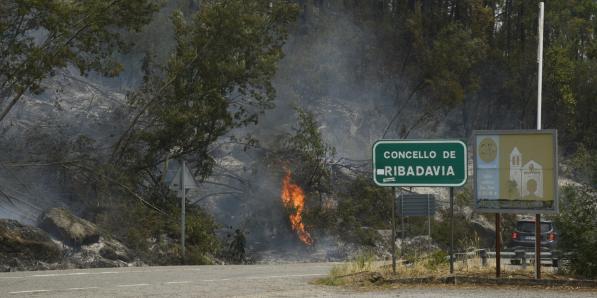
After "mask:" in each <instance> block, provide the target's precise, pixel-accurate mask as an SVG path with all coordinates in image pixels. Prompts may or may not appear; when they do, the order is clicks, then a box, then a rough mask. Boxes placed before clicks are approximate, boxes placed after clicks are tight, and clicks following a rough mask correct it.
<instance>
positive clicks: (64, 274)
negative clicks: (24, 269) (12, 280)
mask: <svg viewBox="0 0 597 298" xmlns="http://www.w3.org/2000/svg"><path fill="white" fill-rule="evenodd" d="M89 274H91V273H90V272H75V273H49V274H35V275H31V277H54V276H71V275H89Z"/></svg>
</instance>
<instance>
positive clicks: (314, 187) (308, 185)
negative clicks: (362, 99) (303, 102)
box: [274, 107, 336, 195]
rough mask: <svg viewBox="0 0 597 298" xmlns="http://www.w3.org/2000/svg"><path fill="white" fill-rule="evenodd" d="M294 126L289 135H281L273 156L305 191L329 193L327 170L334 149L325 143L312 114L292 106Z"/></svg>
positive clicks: (328, 170)
mask: <svg viewBox="0 0 597 298" xmlns="http://www.w3.org/2000/svg"><path fill="white" fill-rule="evenodd" d="M295 111H296V114H297V125H296V126H295V127H293V132H292V134H288V135H284V136H282V137H281V138H280V139H279V140H278V141H279V144H278V145H277V146H276V147H277V148H276V149H275V151H276V152H275V153H274V156H275V158H276V159H278V160H279V161H282V163H284V166H286V167H288V168H289V169H290V170H291V172H292V173H293V180H295V181H297V182H298V183H299V185H301V186H302V187H303V188H304V189H305V191H306V192H308V193H316V194H318V195H321V194H322V193H329V192H330V189H329V182H330V180H329V179H330V169H329V163H330V162H331V161H332V159H333V157H334V155H335V153H336V150H335V149H334V148H333V147H331V146H330V145H328V144H327V143H325V141H324V140H323V136H322V135H321V132H320V131H319V123H318V122H317V120H316V119H315V116H314V115H313V113H311V112H309V111H305V110H303V109H301V108H299V107H295Z"/></svg>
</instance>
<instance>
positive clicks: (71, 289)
mask: <svg viewBox="0 0 597 298" xmlns="http://www.w3.org/2000/svg"><path fill="white" fill-rule="evenodd" d="M91 289H99V287H85V288H68V289H66V290H69V291H80V290H91Z"/></svg>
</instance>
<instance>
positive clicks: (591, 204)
mask: <svg viewBox="0 0 597 298" xmlns="http://www.w3.org/2000/svg"><path fill="white" fill-rule="evenodd" d="M560 210H561V211H560V212H561V213H560V215H559V216H558V217H557V218H556V227H557V228H558V230H559V233H560V242H559V248H560V249H561V250H562V251H563V252H564V253H568V254H569V259H570V263H569V266H568V268H567V269H568V270H569V271H570V273H573V274H576V275H580V276H584V277H588V278H595V277H597V253H595V248H597V192H596V191H595V189H594V188H592V187H590V186H586V185H585V186H566V187H564V188H563V189H562V200H561V204H560Z"/></svg>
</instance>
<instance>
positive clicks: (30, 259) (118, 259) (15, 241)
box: [0, 208, 142, 271]
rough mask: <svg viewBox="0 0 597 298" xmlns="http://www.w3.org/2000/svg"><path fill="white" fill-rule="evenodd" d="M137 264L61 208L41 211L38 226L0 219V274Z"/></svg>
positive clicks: (120, 247)
mask: <svg viewBox="0 0 597 298" xmlns="http://www.w3.org/2000/svg"><path fill="white" fill-rule="evenodd" d="M141 264H142V262H140V261H139V260H138V259H136V258H135V257H133V254H132V253H131V251H130V250H129V249H128V248H126V247H125V246H124V245H123V244H122V243H120V242H119V241H117V240H115V239H112V238H110V237H109V236H107V235H102V234H101V233H100V232H99V231H98V229H97V227H96V226H95V225H94V224H93V223H91V222H89V221H87V220H84V219H82V218H79V217H77V216H75V215H73V214H71V213H70V212H69V211H68V210H66V209H64V208H52V209H49V210H47V211H46V212H44V213H43V214H42V216H41V217H40V220H39V224H38V227H35V226H30V225H24V224H21V223H19V222H18V221H16V220H12V219H0V271H21V270H46V269H72V268H95V267H126V266H133V265H141Z"/></svg>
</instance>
